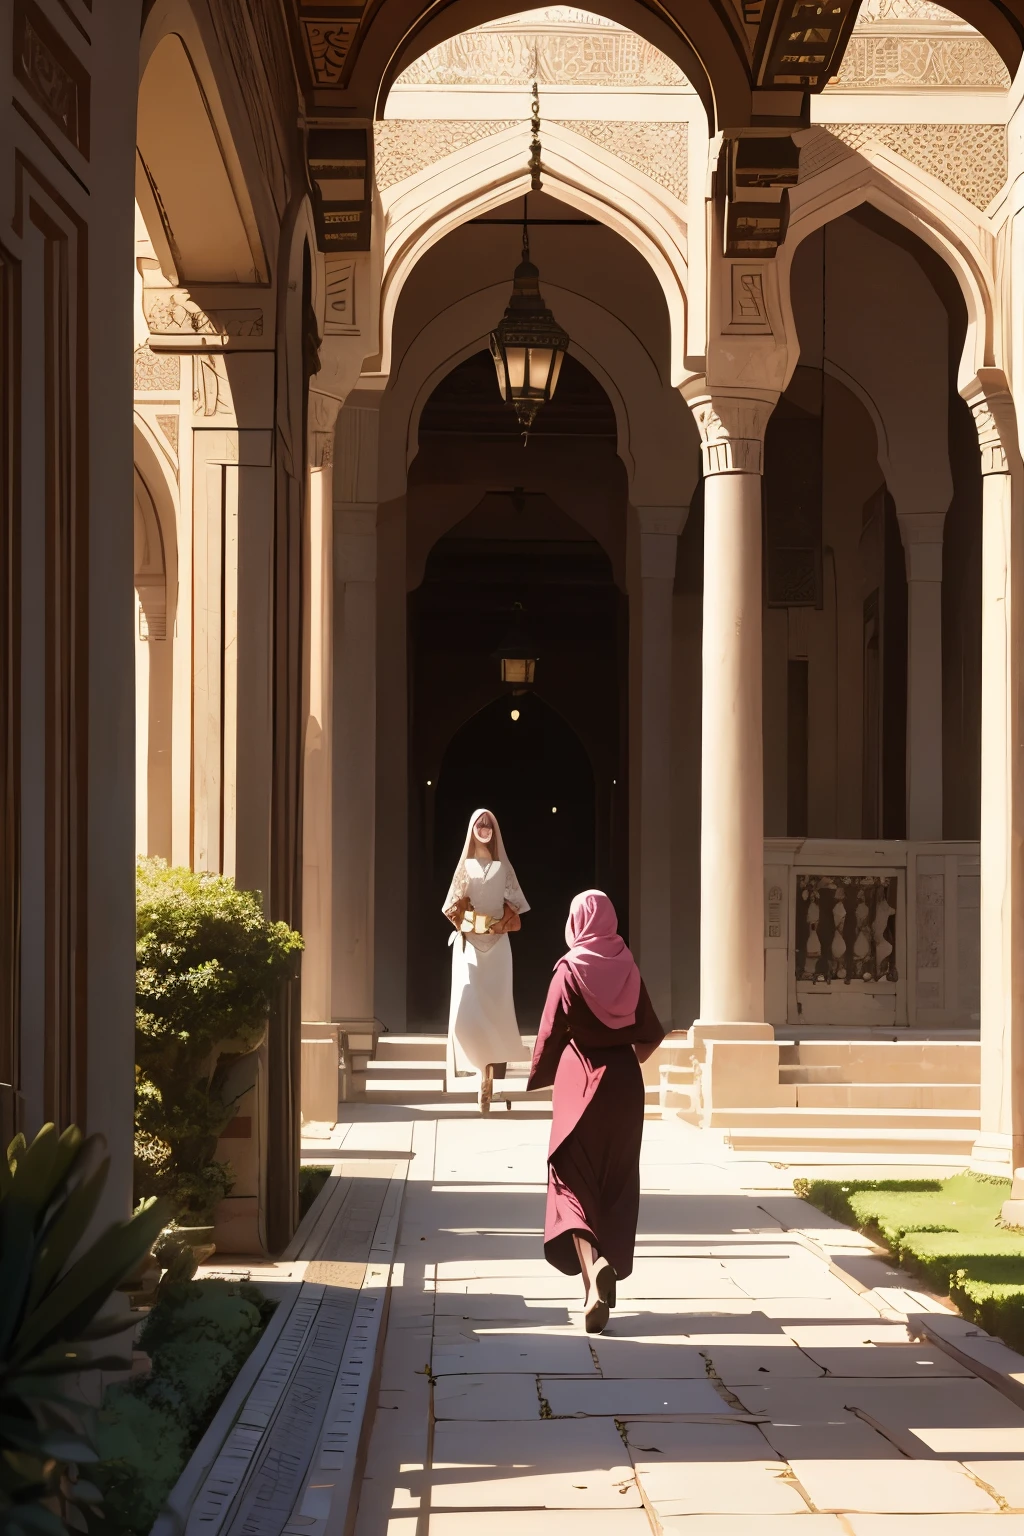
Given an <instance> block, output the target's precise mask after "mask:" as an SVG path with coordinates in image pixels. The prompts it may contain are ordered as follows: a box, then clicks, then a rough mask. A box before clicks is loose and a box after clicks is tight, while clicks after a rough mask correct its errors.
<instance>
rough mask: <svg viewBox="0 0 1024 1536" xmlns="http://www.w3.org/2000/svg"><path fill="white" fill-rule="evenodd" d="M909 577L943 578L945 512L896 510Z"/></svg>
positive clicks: (913, 579) (914, 578) (917, 579)
mask: <svg viewBox="0 0 1024 1536" xmlns="http://www.w3.org/2000/svg"><path fill="white" fill-rule="evenodd" d="M897 520H898V522H899V525H900V537H901V539H902V540H903V552H904V554H905V556H906V561H907V580H908V581H941V580H942V529H943V524H944V523H945V521H946V514H945V512H900V513H898V514H897Z"/></svg>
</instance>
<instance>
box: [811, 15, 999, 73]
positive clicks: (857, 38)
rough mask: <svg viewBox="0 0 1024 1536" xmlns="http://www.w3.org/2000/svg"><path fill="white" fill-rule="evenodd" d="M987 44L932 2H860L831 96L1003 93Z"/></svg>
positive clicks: (995, 56) (994, 58)
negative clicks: (912, 91)
mask: <svg viewBox="0 0 1024 1536" xmlns="http://www.w3.org/2000/svg"><path fill="white" fill-rule="evenodd" d="M1009 83H1010V77H1009V75H1008V73H1007V70H1006V66H1005V65H1004V63H1003V61H1002V59H1001V58H1000V57H999V54H998V53H997V52H996V50H995V48H993V46H992V44H991V43H990V42H989V41H988V40H987V38H984V37H982V35H981V33H980V32H977V31H975V29H974V28H973V27H972V26H970V25H968V23H967V22H965V21H963V20H962V19H961V18H960V17H959V16H954V15H953V13H952V11H947V10H945V9H944V8H943V7H942V6H940V5H934V4H933V3H932V0H864V4H863V5H862V6H861V9H860V13H859V15H858V17H857V24H856V26H855V27H854V29H853V36H852V37H851V39H850V42H849V45H848V47H847V50H846V53H845V55H844V57H843V62H842V65H841V67H840V70H839V74H838V76H837V78H836V79H835V80H834V81H833V82H832V83H831V85H829V86H828V87H827V89H828V90H830V91H884V90H905V89H906V88H907V87H908V86H919V87H923V88H925V89H932V90H985V89H992V88H997V87H998V88H1000V89H1003V90H1005V89H1006V87H1007V86H1008V85H1009Z"/></svg>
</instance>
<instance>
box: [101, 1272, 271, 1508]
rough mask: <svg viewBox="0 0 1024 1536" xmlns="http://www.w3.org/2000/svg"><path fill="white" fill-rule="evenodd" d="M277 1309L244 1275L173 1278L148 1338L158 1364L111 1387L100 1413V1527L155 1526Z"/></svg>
mask: <svg viewBox="0 0 1024 1536" xmlns="http://www.w3.org/2000/svg"><path fill="white" fill-rule="evenodd" d="M273 1310H274V1303H273V1302H272V1301H268V1300H267V1298H266V1297H265V1296H264V1295H263V1294H262V1292H261V1291H259V1290H257V1288H256V1287H255V1286H254V1285H250V1284H248V1283H246V1282H244V1281H243V1282H241V1283H239V1282H237V1281H228V1280H195V1281H187V1282H179V1283H171V1282H169V1281H168V1280H167V1278H166V1277H165V1278H164V1281H163V1282H162V1283H161V1287H160V1296H159V1300H158V1302H157V1304H156V1306H155V1307H154V1308H153V1310H152V1312H151V1313H150V1314H149V1317H148V1318H147V1320H146V1323H145V1326H144V1328H143V1330H142V1335H141V1337H140V1339H139V1347H140V1348H141V1349H142V1350H144V1351H145V1352H146V1353H147V1354H148V1355H149V1356H150V1358H151V1360H152V1370H151V1372H150V1373H149V1374H148V1375H147V1376H138V1377H135V1378H133V1379H132V1380H131V1381H128V1382H124V1383H119V1384H118V1385H116V1386H113V1387H110V1388H108V1389H107V1393H106V1396H105V1397H104V1399H103V1407H102V1408H101V1410H100V1413H99V1416H98V1425H97V1432H96V1447H97V1449H98V1451H99V1453H100V1457H101V1460H100V1462H99V1464H98V1465H97V1466H95V1467H94V1468H92V1469H91V1475H92V1477H93V1479H94V1480H95V1482H96V1483H97V1484H98V1485H99V1489H100V1492H101V1494H102V1497H103V1516H104V1519H103V1524H102V1526H101V1525H99V1523H97V1527H96V1531H97V1536H122V1533H126V1536H127V1533H135V1536H142V1533H144V1532H146V1531H148V1530H149V1529H150V1527H151V1526H152V1524H153V1522H154V1520H155V1519H156V1517H157V1515H158V1514H159V1512H160V1510H161V1509H162V1508H163V1506H164V1504H165V1502H166V1499H167V1495H168V1494H169V1493H170V1491H171V1489H172V1488H173V1487H174V1484H175V1483H176V1482H177V1480H178V1478H179V1477H180V1475H181V1472H182V1470H183V1468H184V1466H185V1464H186V1462H187V1461H188V1458H189V1456H190V1455H191V1453H192V1451H193V1450H194V1449H195V1447H196V1446H197V1445H198V1443H199V1441H200V1439H201V1438H202V1436H203V1434H204V1432H205V1430H206V1429H207V1427H208V1425H209V1423H210V1421H211V1419H212V1418H213V1416H214V1414H215V1413H216V1411H217V1408H218V1407H219V1406H220V1403H221V1401H222V1400H223V1398H224V1394H225V1393H226V1392H227V1390H228V1388H229V1386H230V1385H231V1383H232V1382H233V1381H234V1379H235V1377H236V1376H237V1374H238V1372H239V1369H240V1368H241V1366H242V1364H243V1363H244V1362H245V1360H246V1359H247V1358H248V1356H249V1355H250V1354H251V1352H252V1350H253V1349H254V1348H255V1346H256V1344H257V1343H258V1341H259V1339H260V1337H261V1336H262V1333H263V1330H264V1328H265V1327H266V1324H267V1321H268V1319H269V1317H270V1315H271V1313H272V1312H273Z"/></svg>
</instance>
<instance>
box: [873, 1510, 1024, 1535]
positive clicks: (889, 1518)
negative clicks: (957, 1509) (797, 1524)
mask: <svg viewBox="0 0 1024 1536" xmlns="http://www.w3.org/2000/svg"><path fill="white" fill-rule="evenodd" d="M843 1524H844V1526H845V1529H846V1530H847V1531H848V1532H849V1533H850V1536H1024V1515H1000V1516H999V1519H998V1522H997V1523H993V1520H992V1516H991V1515H845V1516H844V1517H843Z"/></svg>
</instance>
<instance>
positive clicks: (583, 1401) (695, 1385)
mask: <svg viewBox="0 0 1024 1536" xmlns="http://www.w3.org/2000/svg"><path fill="white" fill-rule="evenodd" d="M540 1390H541V1396H542V1397H543V1398H544V1400H545V1402H547V1403H548V1404H549V1405H550V1408H551V1412H552V1413H553V1414H554V1416H555V1418H569V1417H578V1416H583V1415H586V1416H593V1415H604V1414H612V1415H614V1416H615V1417H616V1418H620V1419H624V1418H628V1417H629V1416H630V1415H631V1414H637V1413H715V1414H718V1413H728V1412H729V1407H728V1404H727V1403H726V1402H725V1400H724V1398H722V1397H721V1396H720V1395H719V1393H718V1392H716V1391H715V1388H714V1387H713V1386H712V1385H711V1383H710V1382H709V1381H708V1380H707V1379H706V1378H705V1380H703V1381H665V1380H653V1379H651V1378H645V1379H642V1380H638V1381H605V1380H602V1379H600V1378H598V1379H596V1380H592V1381H583V1380H571V1379H569V1378H568V1377H564V1376H563V1377H558V1376H542V1377H541V1382H540Z"/></svg>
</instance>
